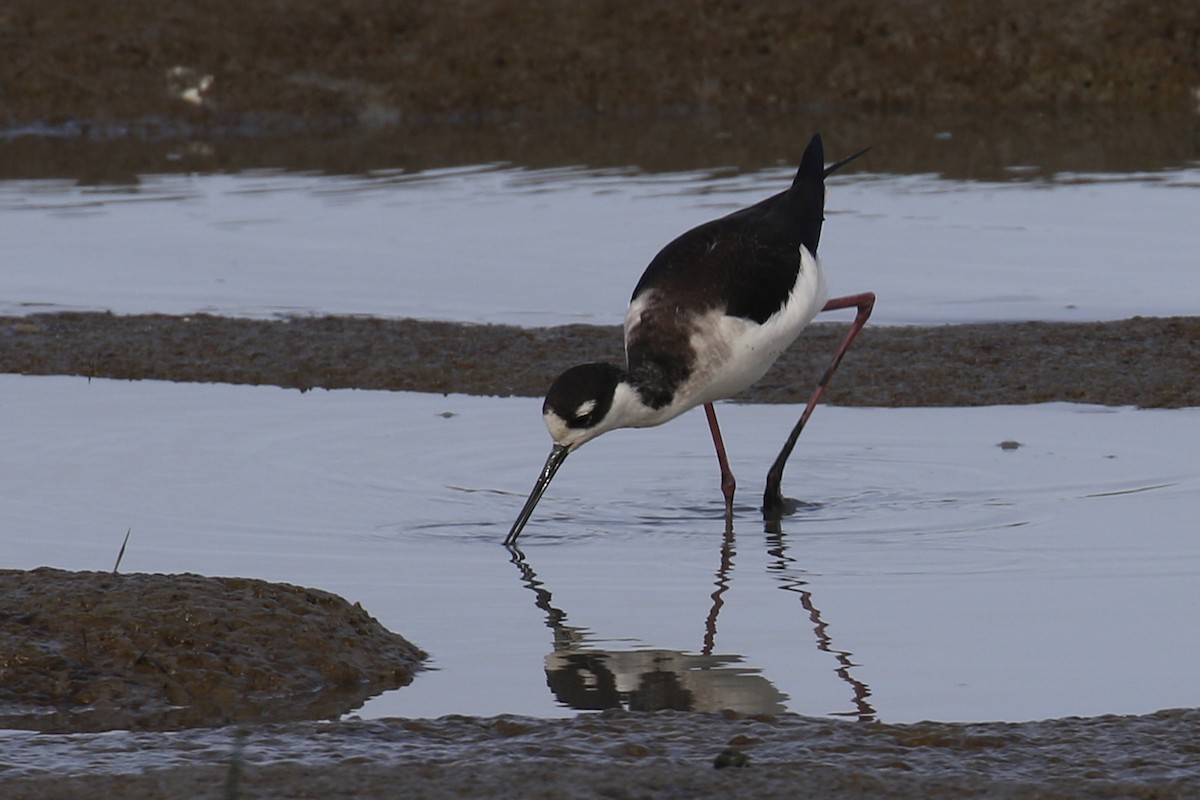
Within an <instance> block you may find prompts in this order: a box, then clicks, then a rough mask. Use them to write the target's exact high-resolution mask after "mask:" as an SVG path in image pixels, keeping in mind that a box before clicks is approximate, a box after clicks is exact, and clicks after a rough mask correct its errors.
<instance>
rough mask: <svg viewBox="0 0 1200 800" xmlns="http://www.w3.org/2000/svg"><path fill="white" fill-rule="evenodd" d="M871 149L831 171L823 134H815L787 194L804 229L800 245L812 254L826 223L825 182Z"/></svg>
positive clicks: (801, 233)
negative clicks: (823, 224)
mask: <svg viewBox="0 0 1200 800" xmlns="http://www.w3.org/2000/svg"><path fill="white" fill-rule="evenodd" d="M870 149H871V148H869V147H868V148H865V149H863V150H859V151H858V152H857V153H855V154H854V155H852V156H848V157H847V158H843V159H842V160H841V161H837V162H835V163H833V164H831V165H829V166H828V167H826V166H825V147H824V145H823V144H822V143H821V135H820V134H813V137H812V139H811V140H810V141H809V143H808V147H806V148H805V149H804V157H803V158H801V159H800V168H799V169H797V170H796V179H795V180H794V181H792V188H791V189H789V190H788V193H787V194H788V203H789V205H790V206H791V207H792V214H793V215H794V219H795V220H796V222H797V224H798V225H799V227H800V243H801V244H803V245H804V246H805V247H806V248H808V251H809V252H810V253H814V254H815V253H816V252H817V245H818V244H820V242H821V223H822V222H824V221H825V178H827V177H828V176H829V175H830V174H831V173H833V172H834V171H836V170H837V169H839V168H841V167H843V166H845V165H846V164H849V163H850V162H851V161H853V160H854V159H856V158H858V157H859V156H861V155H862V154H863V153H865V152H867V150H870Z"/></svg>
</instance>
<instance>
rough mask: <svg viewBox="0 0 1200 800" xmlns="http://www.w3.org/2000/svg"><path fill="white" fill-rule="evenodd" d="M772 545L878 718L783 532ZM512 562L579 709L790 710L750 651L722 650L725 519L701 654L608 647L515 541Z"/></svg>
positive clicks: (552, 677)
mask: <svg viewBox="0 0 1200 800" xmlns="http://www.w3.org/2000/svg"><path fill="white" fill-rule="evenodd" d="M768 546H769V548H770V549H769V552H770V553H771V555H773V556H775V558H776V561H775V563H774V564H772V566H771V569H772V570H773V571H775V572H778V573H780V578H781V580H782V581H783V583H784V585H783V588H784V589H786V590H788V591H793V592H798V593H799V594H800V599H801V604H802V606H803V607H804V608H805V610H806V611H807V612H808V615H809V619H810V620H812V622H813V624H814V625H815V626H816V628H815V630H816V633H817V646H818V649H820V650H822V651H824V652H829V653H832V654H833V655H834V656H835V657H836V658H837V659H838V661H839V667H838V669H837V674H838V675H839V677H841V678H842V679H843V680H845V681H847V682H848V683H850V685H851V686H852V687H853V689H854V696H855V706H856V708H857V709H858V710H857V711H856V712H846V713H849V714H851V715H854V716H858V717H859V718H860V719H864V720H869V719H874V716H875V711H874V709H872V708H871V706H870V704H869V703H868V702H867V697H868V696H869V695H870V693H871V692H870V689H869V688H868V687H867V686H866V684H864V683H862V682H861V681H858V680H856V679H854V678H853V677H852V676H851V675H850V669H851V668H852V667H853V666H854V665H853V664H852V663H851V662H850V654H849V653H846V652H844V651H840V650H836V649H834V648H833V646H832V642H831V641H830V639H829V636H828V630H827V626H826V625H825V623H824V622H822V621H821V615H820V612H819V611H818V610H817V609H816V606H814V605H813V603H812V595H811V593H810V592H809V591H808V590H807V589H804V588H803V586H804V582H803V581H802V580H797V579H796V578H795V577H794V576H793V575H792V574H791V572H790V565H791V563H792V561H793V560H792V559H791V558H790V557H789V556H787V555H786V554H785V553H784V545H783V541H782V536H781V535H780V536H778V537H776V538H771V537H770V536H769V537H768ZM509 551H510V553H511V555H512V563H513V564H515V565H516V567H517V569H518V570H520V573H521V580H522V583H524V585H525V586H526V587H528V588H529V589H530V590H532V591H533V593H534V596H535V598H536V599H535V604H536V605H537V607H538V608H540V609H541V610H542V611H543V612H544V613H545V615H546V625H547V627H549V628H550V630H551V631H552V633H553V641H554V645H553V649H552V650H551V652H550V654H549V655H547V656H546V682H547V685H549V687H550V690H551V691H552V692H553V694H554V696H555V698H556V699H557V700H558V702H560V703H562V704H563V705H565V706H568V707H570V708H573V709H576V710H580V711H594V710H601V709H606V708H625V709H629V710H637V711H657V710H663V709H672V710H678V711H721V710H725V709H730V710H733V711H737V712H739V713H743V714H762V713H767V714H777V713H782V712H786V711H787V706H786V701H787V700H788V696H787V695H786V694H784V693H783V692H781V691H780V690H779V689H777V688H776V687H775V686H774V685H773V684H772V683H771V682H770V681H769V680H768V679H767V678H766V677H765V676H763V675H762V674H761V673H760V672H759V671H758V670H754V669H750V668H747V667H743V666H740V665H741V664H742V662H743V661H744V659H743V658H742V656H740V655H736V654H715V653H714V652H713V651H714V649H715V646H716V634H717V617H718V615H719V614H720V611H721V607H722V605H723V604H724V599H723V595H724V594H725V592H726V591H727V590H728V588H729V584H730V578H731V575H732V572H733V563H734V557H735V556H736V551H735V549H734V537H733V529H732V526H731V525H730V524H727V525H726V529H725V536H724V538H723V541H722V544H721V557H720V566H719V567H718V569H717V572H716V580H715V582H714V583H715V585H716V590H715V591H713V593H712V595H711V597H712V604H711V606H710V607H709V611H708V614H707V616H706V618H705V624H704V629H705V632H704V644H703V647H702V648H701V652H700V653H699V654H695V653H688V652H685V651H679V650H665V649H650V648H639V649H629V650H611V649H602V648H598V647H596V646H594V645H593V644H592V643H591V642H589V636H588V633H587V631H586V629H583V628H578V627H574V626H571V625H569V624H568V623H567V614H566V612H565V611H564V610H562V609H560V608H558V607H557V606H555V605H554V602H553V597H552V595H551V593H550V590H549V589H547V588H546V586H545V584H544V583H543V582H542V581H541V580H539V579H538V577H537V574H536V573H535V572H534V570H533V567H532V566H531V565H530V564H529V561H528V559H526V557H525V554H524V553H523V552H522V551H521V550H520V549H518V548H517V547H515V546H510V547H509Z"/></svg>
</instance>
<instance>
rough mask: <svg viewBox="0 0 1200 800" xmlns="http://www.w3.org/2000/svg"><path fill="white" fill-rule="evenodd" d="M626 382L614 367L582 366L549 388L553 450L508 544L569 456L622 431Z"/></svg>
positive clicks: (547, 414)
mask: <svg viewBox="0 0 1200 800" xmlns="http://www.w3.org/2000/svg"><path fill="white" fill-rule="evenodd" d="M624 380H625V373H624V371H622V370H621V369H620V368H619V367H614V366H613V365H611V364H580V365H579V366H577V367H571V368H570V369H569V370H567V371H566V372H564V373H563V374H562V375H559V376H558V378H556V379H555V381H554V383H552V384H551V385H550V391H548V392H546V400H545V402H543V403H542V419H543V420H544V421H545V423H546V429H547V430H548V431H550V437H551V438H552V439H554V446H553V447H552V448H551V450H550V456H549V457H548V458H547V459H546V465H545V466H544V467H542V471H541V474H540V475H539V476H538V479H537V483H535V484H534V486H533V491H532V492H530V494H529V499H528V500H526V501H525V506H524V507H523V508H522V509H521V513H520V514H519V515H518V516H517V521H516V522H514V523H513V526H512V530H510V531H509V532H508V537H507V538H506V539H505V540H504V543H505V544H507V545H512V544H515V543H516V541H517V537H518V536H520V535H521V529H522V528H524V527H525V523H526V522H528V521H529V517H530V516H531V515H532V514H533V509H534V508H535V507H536V506H537V504H538V501H539V500H541V499H542V495H543V494H545V492H546V487H548V486H549V485H550V481H551V480H552V479H553V478H554V473H556V472H558V468H559V467H560V466H562V463H563V462H564V461H566V460H567V456H568V455H570V454H571V453H573V452H575V451H576V450H578V449H579V448H580V447H581V446H582V445H583V444H584V443H586V442H590V441H591V440H592V439H595V438H596V437H597V436H599V435H600V434H602V433H604V432H606V431H610V430H612V429H613V428H619V427H621V425H622V422H623V411H622V408H623V406H624V404H625V402H626V400H625V396H626V395H627V394H629V392H628V391H625V392H623V391H622V388H625V389H628V384H625V383H624Z"/></svg>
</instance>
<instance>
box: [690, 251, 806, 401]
mask: <svg viewBox="0 0 1200 800" xmlns="http://www.w3.org/2000/svg"><path fill="white" fill-rule="evenodd" d="M800 260H801V269H800V272H799V274H798V275H797V277H796V285H795V286H794V287H792V292H791V294H790V295H789V296H788V301H787V303H785V304H784V306H783V308H781V309H780V310H779V311H778V312H776V313H775V314H774V315H772V316H771V317H770V318H768V319H767V320H766V321H765V322H763V323H762V324H759V323H757V322H754V321H753V320H749V319H743V318H741V317H730V316H727V315H725V313H724V312H723V311H718V310H713V311H711V312H708V313H707V314H705V315H703V316H701V317H699V318H697V320H696V328H695V332H694V333H693V334H692V347H693V348H694V349H695V353H696V360H695V372H694V374H693V375H692V377H691V378H690V379H689V380H688V381H687V382H686V383H685V384H684V387H683V390H682V391H681V392H680V395H681V398H686V402H687V403H688V407H692V406H697V405H700V404H701V403H710V402H713V401H714V400H722V399H725V398H727V397H733V396H734V395H736V394H739V393H740V392H743V391H745V390H746V389H748V388H749V387H750V386H752V385H754V383H756V382H757V381H758V380H759V379H760V378H762V376H763V375H766V374H767V370H769V369H770V368H771V365H772V364H774V363H775V360H776V359H777V358H779V355H780V354H781V353H782V352H783V351H784V350H786V349H787V348H788V347H789V346H790V345H791V344H792V342H794V341H796V337H798V336H799V335H800V332H801V331H802V330H804V328H805V326H807V325H808V323H810V322H811V321H812V319H813V317H815V316H816V315H817V313H818V312H819V311H820V310H821V308H822V307H823V306H824V305H825V300H826V296H827V289H826V286H825V276H824V274H823V273H822V271H821V266H820V263H819V262H818V261H817V260H816V259H815V258H814V257H813V256H811V255H810V254H809V253H808V251H807V250H805V249H803V248H801V254H800Z"/></svg>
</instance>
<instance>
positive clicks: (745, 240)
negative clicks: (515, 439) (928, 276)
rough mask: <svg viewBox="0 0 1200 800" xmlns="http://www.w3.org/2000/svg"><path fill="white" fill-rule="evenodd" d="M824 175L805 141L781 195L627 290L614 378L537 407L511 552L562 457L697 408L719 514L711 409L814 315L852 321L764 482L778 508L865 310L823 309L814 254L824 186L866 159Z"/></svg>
mask: <svg viewBox="0 0 1200 800" xmlns="http://www.w3.org/2000/svg"><path fill="white" fill-rule="evenodd" d="M865 152H866V150H862V151H860V152H858V153H855V154H854V155H852V156H850V157H848V158H844V159H842V160H841V161H838V162H837V163H835V164H833V165H831V166H828V167H826V166H825V156H824V149H823V147H822V145H821V137H820V136H819V135H818V136H813V137H812V141H810V142H809V144H808V147H807V148H806V149H805V151H804V156H803V158H802V159H801V161H800V168H799V169H798V170H797V171H796V178H795V180H794V181H793V182H792V185H791V188H789V189H787V190H786V191H783V192H780V193H779V194H776V195H773V196H771V197H768V198H767V199H766V200H763V201H761V202H759V203H756V204H755V205H752V206H750V207H749V208H744V209H742V210H740V211H735V212H734V213H732V214H729V215H728V216H725V217H722V218H720V219H717V220H713V221H712V222H706V223H705V224H703V225H700V226H699V227H696V228H693V229H692V230H690V231H688V232H687V233H685V234H683V235H682V236H680V237H678V238H677V239H675V240H674V241H673V242H671V243H670V244H668V245H667V246H666V247H664V248H663V249H662V250H661V251H660V252H659V253H658V255H657V256H655V257H654V260H653V261H651V262H650V266H648V267H647V268H646V271H645V273H643V275H642V279H641V280H640V281H638V284H637V286H636V287H635V288H634V290H633V297H632V298H631V299H630V303H629V310H628V312H627V313H626V314H625V359H626V367H625V368H624V369H622V368H620V367H618V366H615V365H612V364H580V365H579V366H575V367H571V368H570V369H568V370H567V371H566V372H564V373H563V374H562V375H560V376H559V377H558V378H557V379H556V380H555V381H554V383H553V384H552V385H551V386H550V391H549V392H548V393H547V394H546V400H545V402H544V403H543V404H542V416H543V419H544V420H545V423H546V428H547V429H549V431H550V436H551V437H552V438H553V439H554V446H553V448H552V449H551V451H550V456H549V458H547V459H546V464H545V466H544V467H542V472H541V474H540V475H539V476H538V479H537V483H535V484H534V487H533V491H532V492H531V493H530V495H529V499H528V500H527V501H526V502H525V506H524V508H522V509H521V513H520V514H519V515H518V516H517V519H516V522H514V523H513V526H512V529H511V530H510V531H509V532H508V536H507V537H506V538H505V540H504V543H505V544H506V545H510V546H511V545H513V544H515V543H516V541H517V537H518V536H520V535H521V530H522V528H524V527H525V523H526V522H528V521H529V517H530V515H531V514H532V513H533V510H534V508H535V507H536V506H537V504H538V501H539V500H540V499H541V497H542V495H543V494H544V493H545V491H546V487H547V486H549V485H550V481H551V480H552V479H553V478H554V474H555V473H556V472H557V471H558V468H559V467H560V466H562V464H563V462H564V461H565V460H566V458H567V456H568V455H570V454H571V453H573V452H575V451H576V450H578V449H579V448H580V447H581V446H582V445H583V444H585V443H586V442H589V441H591V440H592V439H595V438H596V437H597V436H599V435H600V434H602V433H606V432H608V431H611V430H613V429H615V428H645V427H649V426H652V425H661V424H662V423H664V422H666V421H667V420H670V419H674V418H675V417H677V416H679V415H680V414H682V413H683V412H685V411H687V410H689V409H691V408H695V407H696V406H699V405H703V406H704V411H705V414H706V415H707V416H708V425H709V429H710V430H711V431H712V438H713V445H714V446H715V447H716V450H717V461H718V463H719V465H720V468H721V490H722V492H723V493H724V495H725V510H726V514H727V515H732V513H733V494H734V490H735V489H736V486H737V484H736V481H734V478H733V473H732V472H730V470H729V461H728V459H727V458H726V456H725V445H724V443H723V442H722V440H721V430H720V428H719V427H718V426H717V414H716V410H715V409H714V408H713V402H714V401H716V400H721V399H724V398H727V397H732V396H733V395H736V394H738V393H739V392H741V391H743V390H744V389H746V388H748V387H750V386H751V385H752V384H754V383H755V382H756V381H757V380H758V379H759V378H761V377H762V376H763V375H765V374H766V372H767V370H768V369H769V368H770V366H771V364H773V363H774V362H775V359H776V358H778V357H779V354H780V353H782V352H783V351H784V350H785V349H786V348H787V347H788V346H789V345H791V343H792V342H794V341H795V340H796V337H797V336H799V335H800V331H802V330H803V329H804V326H806V325H807V324H808V323H809V322H811V321H812V319H813V317H815V316H816V315H817V314H818V313H819V312H821V311H832V310H834V309H839V308H851V307H853V308H856V309H857V310H858V313H857V315H856V316H855V318H854V323H853V324H852V325H851V326H850V330H849V332H848V333H847V334H846V337H845V339H844V340H843V341H842V343H841V346H840V347H839V348H838V350H837V352H836V353H835V354H834V357H833V360H832V362H831V363H830V365H829V367H828V369H826V370H825V374H824V375H823V376H822V377H821V380H820V382H819V383H818V384H817V388H816V390H815V391H814V392H813V394H812V397H811V398H810V399H809V401H808V405H807V406H806V407H805V409H804V413H803V414H801V416H800V420H799V422H797V423H796V426H795V427H794V428H793V429H792V432H791V434H790V435H789V436H788V438H787V441H786V442H785V443H784V445H783V449H782V450H781V451H780V453H779V456H778V457H777V458H776V459H775V463H774V464H773V465H772V466H771V469H770V471H769V472H768V473H767V487H766V490H765V492H764V493H763V515H764V516H765V517H766V518H768V519H773V518H778V517H779V516H780V515H781V514H782V513H784V510H785V508H786V506H785V503H784V500H783V495H782V494H781V492H780V488H779V487H780V482H781V481H782V479H783V467H784V464H785V463H786V462H787V459H788V456H790V455H791V452H792V448H793V447H794V446H795V444H796V439H797V438H798V437H799V436H800V432H801V431H802V430H803V429H804V425H805V423H806V422H808V418H809V416H810V415H811V414H812V411H813V408H814V407H815V406H816V404H817V403H818V402H819V401H820V399H821V396H822V395H823V394H824V392H825V388H826V386H828V385H829V381H830V379H831V378H832V377H833V373H834V372H835V371H836V370H837V368H838V365H839V364H840V363H841V361H842V357H843V356H844V355H845V354H846V351H847V350H848V349H849V347H850V345H851V343H852V342H853V341H854V338H855V337H856V336H857V335H858V332H859V331H860V330H862V327H863V325H864V324H866V321H867V318H868V317H869V316H870V315H871V309H872V308H873V307H874V304H875V295H874V294H873V293H871V292H865V293H863V294H856V295H850V296H847V297H835V298H833V299H831V300H826V297H827V291H826V288H825V276H824V274H823V273H822V271H821V265H820V262H818V261H817V244H818V243H819V241H820V238H821V223H822V222H823V221H824V216H825V178H826V177H827V176H828V175H829V174H830V173H832V172H833V171H834V170H836V169H838V168H839V167H841V166H843V165H845V164H847V163H848V162H850V161H852V160H854V159H855V158H858V157H859V156H860V155H862V154H863V153H865Z"/></svg>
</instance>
